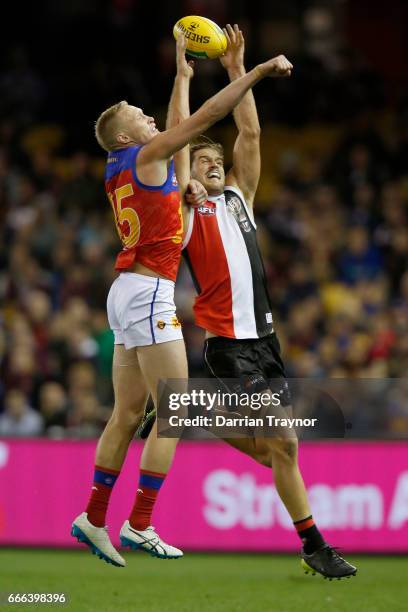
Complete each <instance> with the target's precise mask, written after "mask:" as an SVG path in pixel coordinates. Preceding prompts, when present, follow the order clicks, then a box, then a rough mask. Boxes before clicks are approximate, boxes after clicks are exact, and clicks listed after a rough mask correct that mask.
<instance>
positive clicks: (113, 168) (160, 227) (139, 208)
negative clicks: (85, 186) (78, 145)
mask: <svg viewBox="0 0 408 612" xmlns="http://www.w3.org/2000/svg"><path fill="white" fill-rule="evenodd" d="M141 148H142V147H141V146H134V147H127V148H125V149H119V150H117V151H112V152H110V153H109V154H108V159H107V163H106V172H105V189H106V193H107V195H108V198H109V201H110V203H111V205H112V209H113V214H114V218H115V224H116V228H117V230H118V234H119V238H120V240H121V242H122V246H123V249H122V251H121V252H120V253H119V255H118V256H117V258H116V265H115V268H116V270H122V271H124V270H128V269H129V268H131V267H132V265H133V264H134V263H136V262H139V263H141V264H143V265H144V266H146V267H147V268H150V269H151V270H153V271H154V272H157V274H160V275H161V276H164V277H166V278H169V279H170V280H172V281H175V280H176V276H177V270H178V266H179V263H180V256H181V246H182V245H181V243H182V235H183V217H182V214H181V200H180V193H179V188H178V185H177V179H176V175H175V174H174V163H173V161H172V162H171V163H170V166H169V170H168V174H167V179H166V181H165V183H164V184H163V185H160V186H158V187H155V186H150V185H144V184H143V183H141V182H140V180H139V179H138V177H137V174H136V160H137V156H138V154H139V151H140V150H141Z"/></svg>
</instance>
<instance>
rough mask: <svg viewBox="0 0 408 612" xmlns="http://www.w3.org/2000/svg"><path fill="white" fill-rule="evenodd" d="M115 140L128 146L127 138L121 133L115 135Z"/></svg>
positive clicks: (128, 139) (128, 140)
mask: <svg viewBox="0 0 408 612" xmlns="http://www.w3.org/2000/svg"><path fill="white" fill-rule="evenodd" d="M116 140H117V141H118V142H119V143H120V144H128V143H129V142H130V138H129V136H128V135H127V134H124V133H123V132H119V134H117V136H116Z"/></svg>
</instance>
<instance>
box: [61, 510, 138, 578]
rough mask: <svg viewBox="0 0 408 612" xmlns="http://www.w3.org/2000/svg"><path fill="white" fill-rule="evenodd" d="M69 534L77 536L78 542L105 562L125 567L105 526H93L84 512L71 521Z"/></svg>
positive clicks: (124, 562)
mask: <svg viewBox="0 0 408 612" xmlns="http://www.w3.org/2000/svg"><path fill="white" fill-rule="evenodd" d="M71 535H72V536H73V537H74V538H77V540H78V542H83V543H84V544H86V545H87V546H89V548H90V549H91V551H92V554H93V555H97V556H98V557H99V558H100V559H103V560H104V561H106V563H112V565H115V566H116V567H125V566H126V561H125V560H124V559H123V558H122V557H121V556H120V554H119V553H118V551H117V550H116V548H114V547H113V545H112V542H111V541H110V539H109V535H108V529H107V527H95V525H92V523H90V522H89V521H88V515H87V513H86V512H82V514H80V515H79V516H78V517H77V518H76V519H75V520H74V522H73V523H72V529H71Z"/></svg>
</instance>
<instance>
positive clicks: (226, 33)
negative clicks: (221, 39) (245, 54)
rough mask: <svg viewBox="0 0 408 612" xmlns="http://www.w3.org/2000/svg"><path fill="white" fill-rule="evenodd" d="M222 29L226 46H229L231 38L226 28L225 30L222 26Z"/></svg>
mask: <svg viewBox="0 0 408 612" xmlns="http://www.w3.org/2000/svg"><path fill="white" fill-rule="evenodd" d="M222 30H223V32H224V34H225V38H226V39H227V42H228V47H230V46H231V39H230V37H229V34H228V30H226V28H222Z"/></svg>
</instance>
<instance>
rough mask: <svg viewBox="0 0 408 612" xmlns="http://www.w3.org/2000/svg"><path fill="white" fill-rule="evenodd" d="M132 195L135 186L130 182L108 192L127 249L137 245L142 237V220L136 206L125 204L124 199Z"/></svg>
mask: <svg viewBox="0 0 408 612" xmlns="http://www.w3.org/2000/svg"><path fill="white" fill-rule="evenodd" d="M132 195H133V187H132V185H131V184H130V183H128V184H127V185H122V187H118V188H117V189H115V192H114V194H113V193H108V198H109V201H110V203H111V205H112V209H113V215H114V217H115V225H116V229H117V230H118V234H119V238H120V239H121V242H122V244H123V245H124V246H125V247H126V248H127V249H132V248H133V247H135V246H136V245H137V243H138V241H139V237H140V221H139V216H138V214H137V212H136V211H135V210H134V208H131V207H130V206H124V205H123V200H125V198H130V197H131V196H132Z"/></svg>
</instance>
